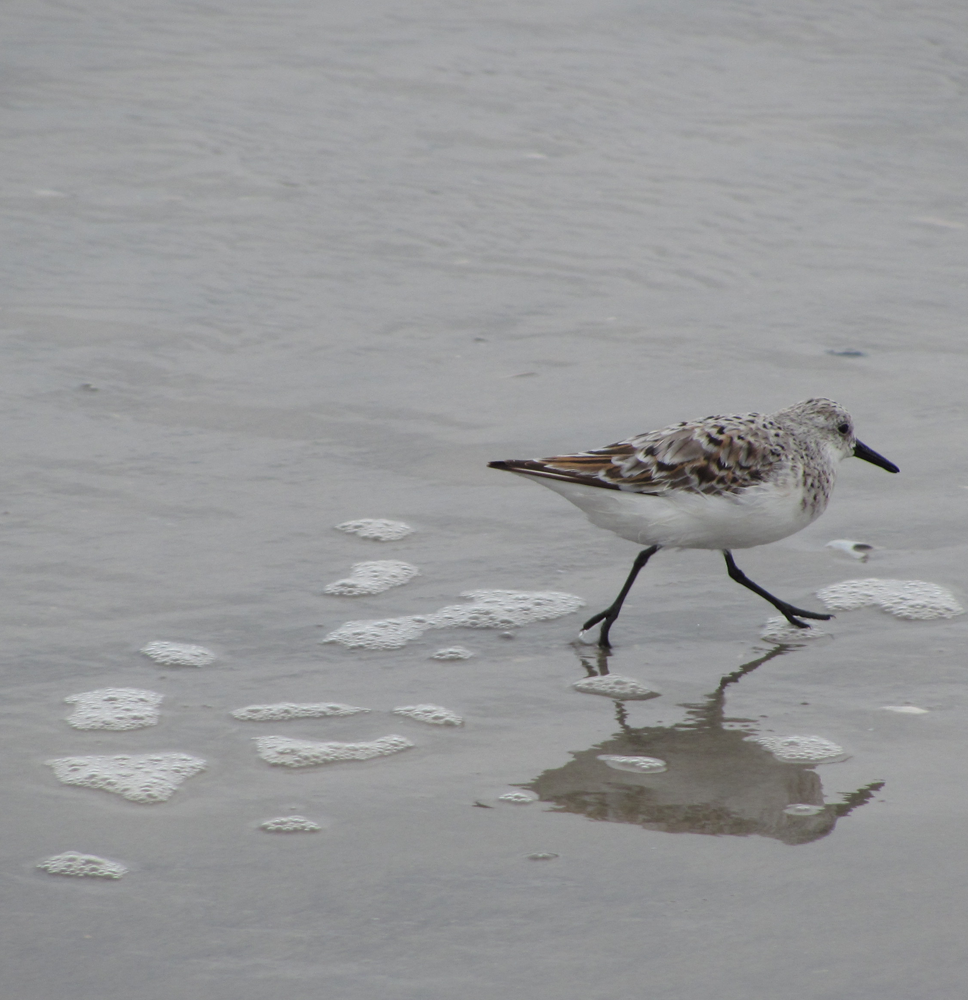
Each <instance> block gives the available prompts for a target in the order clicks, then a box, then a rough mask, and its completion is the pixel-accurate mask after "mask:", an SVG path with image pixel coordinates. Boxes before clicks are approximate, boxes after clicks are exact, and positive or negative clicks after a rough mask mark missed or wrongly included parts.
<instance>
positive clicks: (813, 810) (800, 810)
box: [783, 802, 824, 816]
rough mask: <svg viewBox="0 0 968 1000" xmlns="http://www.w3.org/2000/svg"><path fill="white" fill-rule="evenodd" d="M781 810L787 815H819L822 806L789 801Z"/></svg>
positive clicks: (822, 808)
mask: <svg viewBox="0 0 968 1000" xmlns="http://www.w3.org/2000/svg"><path fill="white" fill-rule="evenodd" d="M783 811H784V812H785V813H786V814H787V816H819V815H820V813H822V812H823V811H824V807H823V806H813V805H810V803H808V802H791V803H790V805H788V806H787V807H786V808H785V809H784V810H783Z"/></svg>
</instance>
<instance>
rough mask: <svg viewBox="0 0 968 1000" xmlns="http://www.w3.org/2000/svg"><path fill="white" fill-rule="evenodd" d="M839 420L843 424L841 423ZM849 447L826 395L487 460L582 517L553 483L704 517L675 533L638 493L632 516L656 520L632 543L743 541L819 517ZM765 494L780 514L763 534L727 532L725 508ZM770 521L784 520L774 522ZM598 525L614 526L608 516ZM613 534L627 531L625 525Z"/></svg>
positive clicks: (840, 411)
mask: <svg viewBox="0 0 968 1000" xmlns="http://www.w3.org/2000/svg"><path fill="white" fill-rule="evenodd" d="M841 427H846V428H847V429H846V432H845V431H842V430H840V428H841ZM855 446H856V439H855V437H854V429H853V421H852V420H851V418H850V414H849V413H847V411H846V410H845V409H844V408H843V407H841V406H839V405H838V404H836V403H834V402H832V401H831V400H829V399H808V400H805V401H804V402H802V403H797V404H796V405H794V406H790V407H787V408H786V409H783V410H778V411H777V412H776V413H773V414H769V415H767V414H762V413H746V414H741V415H729V416H711V417H704V418H703V419H702V420H687V421H683V422H682V423H678V424H673V425H672V426H670V427H664V428H662V429H661V430H656V431H647V432H645V433H644V434H636V435H635V436H634V437H630V438H626V439H625V440H624V441H619V442H617V443H615V444H610V445H607V446H606V447H604V448H594V449H591V450H589V451H583V452H577V453H575V454H572V455H554V456H552V457H550V458H540V459H524V460H515V459H512V460H510V461H506V462H500V463H492V464H493V465H496V466H497V467H499V468H506V469H508V470H509V471H511V472H517V473H520V474H523V475H526V476H528V477H530V478H533V479H536V480H538V481H540V482H542V483H543V484H544V485H546V486H549V487H551V488H552V489H556V488H557V491H558V492H561V493H562V494H563V495H564V496H565V497H566V498H567V499H569V500H571V501H572V502H573V503H576V504H577V505H578V506H579V507H582V508H583V509H585V510H586V513H589V516H590V517H592V514H591V512H590V511H588V509H587V508H588V503H587V502H585V501H587V497H586V496H583V494H582V493H576V492H573V491H568V490H567V489H563V488H561V487H560V486H558V487H556V484H572V485H576V486H591V487H596V488H598V489H606V490H616V491H621V492H624V493H635V494H642V495H644V497H655V498H664V499H666V500H669V499H674V500H675V501H676V502H677V504H678V507H679V508H680V509H681V515H682V516H681V518H679V520H682V521H687V522H688V521H693V520H699V521H701V522H703V530H700V531H693V532H690V531H689V530H688V525H686V524H683V525H681V526H680V530H679V533H678V535H679V537H678V541H677V539H676V538H675V537H673V535H674V532H672V533H670V531H668V530H666V528H668V527H669V524H668V522H669V517H668V511H667V510H664V509H660V508H659V507H658V505H655V504H654V503H653V504H650V502H649V501H648V500H645V499H643V503H642V504H641V514H640V519H641V520H642V521H648V520H650V518H651V517H653V516H655V518H657V520H658V522H659V524H658V526H657V531H656V532H655V534H656V537H654V538H653V537H651V536H650V534H649V532H648V531H647V530H645V526H644V525H640V526H639V530H638V531H636V533H635V537H634V538H632V539H631V540H632V541H636V542H638V543H640V544H650V543H654V544H662V545H679V546H680V547H683V548H730V547H734V548H746V547H749V546H750V545H758V544H762V543H763V542H768V541H775V540H776V539H777V538H782V537H784V535H787V534H793V532H795V531H799V530H800V529H801V528H804V527H806V525H807V524H809V523H810V522H811V521H813V520H814V519H815V518H817V517H819V516H820V514H822V513H823V511H824V509H825V508H826V506H827V501H828V500H829V499H830V493H831V490H832V489H833V485H834V481H835V478H836V467H837V463H838V462H839V461H840V459H842V458H846V457H847V456H849V455H852V454H853V453H854V448H855ZM690 497H693V498H697V499H698V498H699V497H705V498H708V499H711V500H712V499H718V500H719V501H720V503H719V504H715V503H714V504H712V505H710V504H695V503H690V502H689V498H690ZM764 502H765V503H766V505H767V506H769V507H771V508H772V509H773V512H774V514H775V515H778V516H774V517H769V518H766V519H764V520H763V523H762V536H763V537H762V541H757V540H755V539H756V537H757V534H758V533H757V532H756V531H755V530H754V531H752V532H751V531H749V530H747V531H746V532H744V533H742V534H743V537H742V538H736V537H734V535H735V532H734V531H732V530H731V527H730V525H731V523H732V521H733V520H734V518H733V517H730V516H727V515H728V514H730V513H733V512H734V511H736V510H737V508H738V509H739V510H741V509H742V508H743V507H744V506H746V507H747V508H748V509H749V511H750V514H751V515H752V514H754V513H756V512H757V511H760V513H762V509H761V508H762V507H763V505H764ZM592 506H593V507H594V508H596V509H597V512H598V517H592V520H593V521H594V522H595V523H600V522H601V520H602V519H603V517H602V514H603V513H604V512H603V511H602V509H601V508H602V506H603V504H602V502H601V501H599V502H593V503H592ZM664 506H665V505H663V507H664ZM717 507H719V508H720V509H721V510H722V511H723V514H722V515H721V516H722V518H723V520H724V529H725V531H726V534H725V535H724V537H723V538H722V539H718V540H717V539H715V538H711V537H710V535H711V534H715V532H710V531H709V530H706V529H707V528H708V522H709V521H710V520H713V521H715V520H716V519H717V516H718V515H717V514H716V508H717ZM650 508H651V509H650ZM777 520H781V521H783V522H784V524H783V525H782V526H781V525H778V524H776V521H777ZM727 522H728V523H727ZM601 526H602V527H611V530H617V529H616V527H612V526H610V525H608V524H601ZM749 527H751V526H748V528H749ZM784 528H787V529H788V530H783V529H784ZM778 531H781V532H782V533H779V534H778V533H777V532H778ZM618 533H619V534H622V535H623V537H629V535H628V533H627V532H626V531H622V530H619V531H618Z"/></svg>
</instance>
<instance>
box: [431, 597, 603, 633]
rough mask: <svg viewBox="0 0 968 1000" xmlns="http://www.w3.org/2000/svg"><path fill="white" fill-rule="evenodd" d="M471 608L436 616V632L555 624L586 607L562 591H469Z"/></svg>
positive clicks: (450, 608) (450, 609) (455, 607)
mask: <svg viewBox="0 0 968 1000" xmlns="http://www.w3.org/2000/svg"><path fill="white" fill-rule="evenodd" d="M460 596H461V597H467V598H470V600H471V603H470V604H451V605H448V606H447V607H445V608H441V609H440V610H439V611H437V612H436V613H435V614H434V616H433V619H434V626H433V627H434V628H451V627H454V626H458V627H461V628H510V627H512V626H515V625H530V624H531V623H532V622H543V621H551V620H552V619H555V618H561V617H562V615H570V614H572V613H573V612H575V611H577V610H578V609H579V608H582V607H584V606H585V602H584V601H583V600H582V599H581V598H580V597H576V596H575V595H574V594H566V593H563V592H562V591H558V590H530V591H529V590H465V591H464V592H463V593H461V595H460Z"/></svg>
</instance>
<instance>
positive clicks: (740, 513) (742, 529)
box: [525, 475, 822, 549]
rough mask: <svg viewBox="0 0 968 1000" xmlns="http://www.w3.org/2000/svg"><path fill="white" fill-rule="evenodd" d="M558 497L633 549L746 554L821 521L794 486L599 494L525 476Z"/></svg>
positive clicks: (592, 489)
mask: <svg viewBox="0 0 968 1000" xmlns="http://www.w3.org/2000/svg"><path fill="white" fill-rule="evenodd" d="M525 478H526V479H534V480H536V481H538V482H540V483H541V485H542V486H547V487H548V488H549V489H552V490H554V491H555V492H556V493H560V494H561V495H562V496H563V497H564V498H565V499H566V500H570V501H571V502H572V503H573V504H575V506H576V507H580V508H581V509H582V510H583V511H584V512H585V515H586V516H587V517H588V520H589V521H591V522H592V524H594V525H597V526H598V527H599V528H605V529H607V530H608V531H614V532H615V534H617V535H620V536H621V537H622V538H627V539H628V540H629V541H630V542H635V543H636V544H638V545H661V546H664V547H669V548H683V549H746V548H751V547H752V546H754V545H765V544H766V543H767V542H775V541H776V540H777V539H779V538H786V536H787V535H792V534H794V533H795V532H797V531H800V530H801V529H802V528H805V527H806V526H807V525H808V524H810V522H811V521H813V520H814V519H815V518H816V517H818V516H819V515H820V513H821V512H822V508H821V509H820V510H816V509H810V508H809V507H805V505H804V503H803V491H802V488H801V487H800V486H799V484H797V483H789V484H777V483H769V484H763V485H760V486H755V487H752V488H751V489H748V490H745V491H743V492H742V493H731V494H719V495H708V494H702V493H687V492H684V491H680V492H675V493H669V494H666V495H654V494H646V493H632V492H625V491H624V490H609V489H601V488H600V487H596V486H585V485H584V484H582V483H570V482H562V481H560V480H556V479H547V478H542V479H538V478H537V477H534V476H527V475H526V476H525Z"/></svg>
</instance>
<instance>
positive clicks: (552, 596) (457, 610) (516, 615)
mask: <svg viewBox="0 0 968 1000" xmlns="http://www.w3.org/2000/svg"><path fill="white" fill-rule="evenodd" d="M460 596H461V597H467V598H469V599H470V602H471V603H469V604H449V605H447V606H446V607H443V608H440V609H439V610H438V611H435V612H433V613H432V614H429V615H408V616H406V617H404V618H386V619H382V620H379V621H353V622H346V624H345V625H341V626H340V627H339V628H338V629H336V630H335V631H333V632H330V633H329V635H327V636H326V638H325V639H323V640H322V641H323V642H338V643H340V645H343V646H346V647H347V648H349V649H352V648H363V649H399V648H400V647H401V646H404V645H406V644H407V643H408V642H409V641H410V640H411V639H416V638H417V637H418V636H420V635H422V634H423V633H424V632H426V631H427V630H428V629H439V628H499V629H506V628H510V627H512V626H515V625H527V624H530V623H531V622H537V621H548V620H550V619H553V618H560V617H561V616H562V615H567V614H571V613H572V612H574V611H577V610H578V609H579V608H580V607H582V606H583V605H584V603H585V602H584V601H583V600H582V599H581V598H580V597H576V596H575V595H574V594H565V593H561V592H558V591H550V590H549V591H522V590H467V591H464V592H463V593H462V594H461V595H460Z"/></svg>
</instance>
